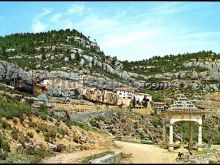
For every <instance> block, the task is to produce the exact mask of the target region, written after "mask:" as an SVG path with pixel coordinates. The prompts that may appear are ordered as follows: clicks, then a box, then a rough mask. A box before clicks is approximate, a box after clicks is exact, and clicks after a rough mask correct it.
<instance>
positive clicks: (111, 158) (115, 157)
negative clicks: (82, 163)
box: [89, 152, 122, 164]
mask: <svg viewBox="0 0 220 165" xmlns="http://www.w3.org/2000/svg"><path fill="white" fill-rule="evenodd" d="M121 159H122V153H121V152H116V153H114V154H107V155H105V156H103V157H101V158H97V159H94V160H91V161H89V163H90V164H96V163H100V164H102V163H104V164H115V163H120V162H121Z"/></svg>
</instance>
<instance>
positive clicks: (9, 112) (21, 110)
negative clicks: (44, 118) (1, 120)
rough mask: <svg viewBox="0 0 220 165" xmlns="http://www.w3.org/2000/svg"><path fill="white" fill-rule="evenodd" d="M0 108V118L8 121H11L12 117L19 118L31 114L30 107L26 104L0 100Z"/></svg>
mask: <svg viewBox="0 0 220 165" xmlns="http://www.w3.org/2000/svg"><path fill="white" fill-rule="evenodd" d="M0 107H1V108H0V116H1V117H6V118H8V119H9V118H10V119H12V118H13V117H17V118H21V117H22V116H23V115H30V114H31V106H30V105H29V104H27V103H21V102H18V101H13V102H7V101H3V100H0Z"/></svg>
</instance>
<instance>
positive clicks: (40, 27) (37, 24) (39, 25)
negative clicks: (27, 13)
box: [31, 8, 52, 33]
mask: <svg viewBox="0 0 220 165" xmlns="http://www.w3.org/2000/svg"><path fill="white" fill-rule="evenodd" d="M51 12H52V9H48V8H43V12H41V13H40V14H38V15H37V16H36V17H35V18H34V20H33V24H32V26H31V27H32V31H33V32H34V33H37V32H42V31H45V30H46V29H47V24H45V23H43V22H42V21H40V19H41V18H43V17H44V16H46V15H48V14H50V13H51Z"/></svg>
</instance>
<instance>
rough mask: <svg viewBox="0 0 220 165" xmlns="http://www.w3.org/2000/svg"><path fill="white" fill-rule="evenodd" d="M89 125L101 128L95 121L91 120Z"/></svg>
mask: <svg viewBox="0 0 220 165" xmlns="http://www.w3.org/2000/svg"><path fill="white" fill-rule="evenodd" d="M89 123H90V125H91V126H92V127H96V128H100V126H99V124H98V123H97V122H96V121H94V120H91V121H90V122H89Z"/></svg>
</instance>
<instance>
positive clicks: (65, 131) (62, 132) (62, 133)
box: [57, 128, 68, 136]
mask: <svg viewBox="0 0 220 165" xmlns="http://www.w3.org/2000/svg"><path fill="white" fill-rule="evenodd" d="M57 132H58V133H60V134H61V135H62V136H64V135H65V134H67V133H68V131H67V130H65V129H63V128H59V129H57Z"/></svg>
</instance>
